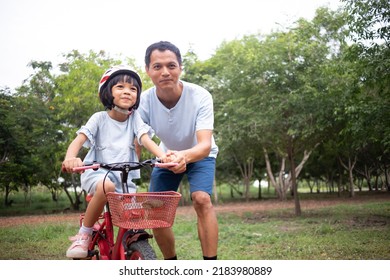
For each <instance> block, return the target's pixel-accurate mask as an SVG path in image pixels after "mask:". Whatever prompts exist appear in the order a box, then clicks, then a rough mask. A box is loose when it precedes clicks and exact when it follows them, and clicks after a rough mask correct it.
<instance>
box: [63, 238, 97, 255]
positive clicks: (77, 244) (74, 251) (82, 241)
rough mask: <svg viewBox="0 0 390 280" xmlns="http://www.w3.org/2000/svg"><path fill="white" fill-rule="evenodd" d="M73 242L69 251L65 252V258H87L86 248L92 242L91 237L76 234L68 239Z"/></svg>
mask: <svg viewBox="0 0 390 280" xmlns="http://www.w3.org/2000/svg"><path fill="white" fill-rule="evenodd" d="M69 240H70V241H73V243H72V245H70V247H69V249H68V250H67V251H66V257H67V258H73V259H82V258H86V257H87V256H88V246H89V243H90V242H91V240H92V236H91V235H89V234H76V235H75V236H72V237H70V238H69Z"/></svg>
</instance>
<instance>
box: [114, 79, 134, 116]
mask: <svg viewBox="0 0 390 280" xmlns="http://www.w3.org/2000/svg"><path fill="white" fill-rule="evenodd" d="M111 92H112V96H113V97H114V104H115V105H116V106H118V107H119V108H122V109H129V108H130V107H132V106H133V105H134V104H135V102H136V101H137V87H136V86H134V85H133V84H129V83H126V82H118V83H117V84H116V85H114V86H113V87H112V89H111Z"/></svg>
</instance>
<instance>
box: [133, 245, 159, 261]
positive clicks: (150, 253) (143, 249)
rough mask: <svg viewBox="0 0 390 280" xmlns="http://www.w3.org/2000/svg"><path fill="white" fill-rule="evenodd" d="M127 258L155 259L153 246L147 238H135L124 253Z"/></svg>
mask: <svg viewBox="0 0 390 280" xmlns="http://www.w3.org/2000/svg"><path fill="white" fill-rule="evenodd" d="M126 259H127V260H157V256H156V253H155V251H154V249H153V247H152V246H151V245H150V244H149V242H148V241H147V240H137V241H135V242H133V243H131V244H130V246H129V248H128V249H127V254H126Z"/></svg>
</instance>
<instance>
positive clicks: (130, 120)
mask: <svg viewBox="0 0 390 280" xmlns="http://www.w3.org/2000/svg"><path fill="white" fill-rule="evenodd" d="M141 90H142V82H141V78H140V77H139V75H138V74H137V73H136V72H134V71H133V70H131V69H130V68H129V67H127V66H122V65H119V66H114V67H112V68H110V69H108V70H107V71H106V72H105V73H104V74H103V77H102V78H101V80H100V83H99V97H100V100H101V102H102V103H103V105H104V107H105V108H106V109H107V110H106V111H102V112H97V113H95V114H93V115H92V117H91V118H90V119H89V120H88V122H87V123H86V124H85V125H84V126H82V127H81V128H80V129H79V130H78V131H77V136H76V138H75V139H74V140H73V141H72V143H71V144H70V145H69V147H68V150H67V152H66V156H65V160H64V161H63V162H62V170H63V171H66V172H72V168H74V167H79V166H82V165H83V161H82V160H81V159H80V158H79V157H78V153H79V151H80V149H81V148H82V147H83V146H85V147H88V148H90V150H89V152H88V154H87V155H86V157H85V159H84V161H85V162H93V161H97V162H105V163H112V162H125V161H138V157H137V154H136V151H135V146H134V140H135V139H136V140H137V141H138V143H139V144H140V145H143V146H144V147H145V148H147V149H148V150H149V151H150V152H151V153H153V154H154V155H155V156H157V157H159V158H160V159H162V160H163V161H166V156H165V153H164V152H163V151H162V149H160V148H159V147H158V145H157V144H156V143H155V142H153V140H151V138H150V135H151V134H152V133H153V131H152V130H151V128H150V127H149V126H148V125H146V124H145V123H144V122H143V121H142V119H141V117H140V115H139V113H138V112H137V111H136V109H137V108H138V105H139V102H140V97H141ZM106 173H107V172H106V171H104V170H97V171H94V170H91V169H90V170H86V171H85V172H83V173H82V174H81V178H80V179H81V187H82V189H83V190H85V191H86V192H87V193H89V194H93V197H92V199H91V201H90V202H89V203H88V206H87V209H86V212H85V217H84V220H83V224H82V226H81V227H80V230H79V232H78V233H77V234H76V236H74V237H71V238H70V240H71V241H73V243H72V245H71V246H70V247H69V249H68V250H67V252H66V256H67V257H68V258H85V257H87V255H88V245H89V243H90V241H91V234H92V228H93V225H94V224H95V222H96V221H97V220H98V218H99V216H100V214H101V213H102V211H103V208H104V205H105V204H106V196H105V194H104V191H103V179H104V177H105V175H106ZM139 177H140V175H139V170H136V171H132V172H131V173H130V174H129V179H128V185H129V186H130V187H132V188H133V189H132V190H131V191H133V192H135V184H134V183H133V182H132V181H131V180H132V179H135V178H139ZM120 180H121V179H120V174H118V172H117V173H115V172H110V173H109V174H108V176H107V178H106V180H105V182H104V188H105V190H106V192H114V191H116V192H122V190H121V189H119V187H117V188H116V186H120Z"/></svg>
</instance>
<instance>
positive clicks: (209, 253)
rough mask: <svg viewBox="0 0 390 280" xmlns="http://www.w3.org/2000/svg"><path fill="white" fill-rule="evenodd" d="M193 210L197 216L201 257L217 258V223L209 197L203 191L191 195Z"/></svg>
mask: <svg viewBox="0 0 390 280" xmlns="http://www.w3.org/2000/svg"><path fill="white" fill-rule="evenodd" d="M192 201H193V205H194V209H195V211H196V214H197V216H198V236H199V240H200V244H201V247H202V252H203V257H207V258H214V257H217V249H218V222H217V216H216V214H215V211H214V207H213V205H212V203H211V198H210V195H209V194H208V193H206V192H203V191H196V192H193V193H192Z"/></svg>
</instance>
